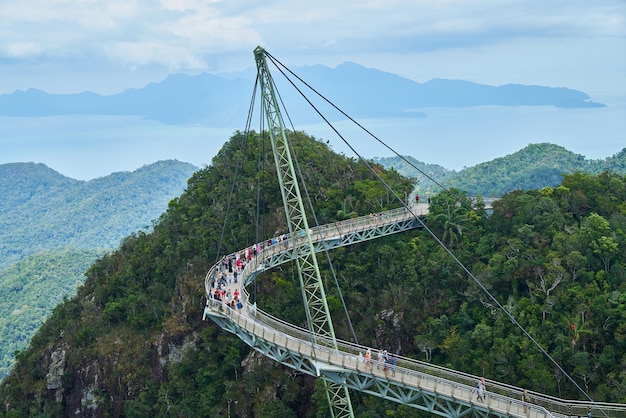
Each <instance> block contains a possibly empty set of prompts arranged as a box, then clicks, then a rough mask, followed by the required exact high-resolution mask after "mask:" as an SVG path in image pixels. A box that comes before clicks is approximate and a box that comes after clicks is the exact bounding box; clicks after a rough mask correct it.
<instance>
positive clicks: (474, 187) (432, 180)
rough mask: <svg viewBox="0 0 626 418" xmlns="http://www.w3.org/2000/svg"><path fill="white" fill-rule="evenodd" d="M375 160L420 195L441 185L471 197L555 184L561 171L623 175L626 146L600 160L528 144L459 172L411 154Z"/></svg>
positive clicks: (438, 188)
mask: <svg viewBox="0 0 626 418" xmlns="http://www.w3.org/2000/svg"><path fill="white" fill-rule="evenodd" d="M376 161H377V162H379V163H380V164H382V165H383V166H385V167H387V168H390V167H393V168H395V169H396V170H398V172H399V173H400V174H402V175H404V176H407V177H411V178H414V179H416V181H417V182H418V193H420V194H421V195H423V196H427V195H431V194H434V193H438V192H439V191H440V190H441V186H444V187H445V188H456V189H460V190H464V191H466V192H467V193H468V194H469V195H470V196H483V197H485V198H489V197H500V196H502V195H504V194H505V193H508V192H512V191H514V190H531V189H541V188H542V187H545V186H551V187H556V186H558V185H559V184H561V181H563V174H573V173H577V172H580V173H590V174H600V173H602V172H604V171H611V172H613V173H616V174H626V148H624V149H623V150H622V151H620V152H618V153H617V154H615V155H613V156H611V157H607V158H605V159H603V160H590V159H587V158H585V157H584V156H582V155H580V154H575V153H573V152H571V151H568V150H567V149H565V148H563V147H561V146H559V145H554V144H549V143H540V144H530V145H528V146H527V147H525V148H523V149H521V150H519V151H517V152H515V153H513V154H510V155H507V156H504V157H501V158H496V159H494V160H491V161H486V162H484V163H480V164H477V165H475V166H472V167H466V168H463V169H462V170H460V171H458V172H457V171H454V170H448V169H445V168H443V167H441V166H439V165H437V164H426V163H423V162H420V161H417V160H415V158H413V157H402V158H401V157H387V158H377V159H376Z"/></svg>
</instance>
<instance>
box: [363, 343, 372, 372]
mask: <svg viewBox="0 0 626 418" xmlns="http://www.w3.org/2000/svg"><path fill="white" fill-rule="evenodd" d="M371 369H372V350H370V349H369V348H368V349H367V352H366V353H365V370H367V371H369V370H371Z"/></svg>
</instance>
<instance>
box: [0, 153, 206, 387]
mask: <svg viewBox="0 0 626 418" xmlns="http://www.w3.org/2000/svg"><path fill="white" fill-rule="evenodd" d="M196 170H197V167H195V166H193V165H192V164H189V163H183V162H179V161H172V160H170V161H159V162H156V163H154V164H150V165H147V166H144V167H141V168H140V169H138V170H136V171H134V172H132V173H131V172H120V173H113V174H111V175H110V176H106V177H101V178H97V179H94V180H90V181H80V180H74V179H70V178H68V177H65V176H63V175H62V174H60V173H57V172H56V171H54V170H52V169H51V168H49V167H47V166H45V165H43V164H34V163H11V164H2V165H0V195H1V196H2V199H1V200H0V213H1V214H2V216H1V217H0V379H2V378H4V376H6V375H7V374H8V372H9V370H10V369H11V367H12V365H13V363H14V361H15V359H14V352H15V351H16V350H21V349H23V348H24V347H26V345H27V344H28V341H29V340H30V338H31V337H32V336H33V335H34V333H35V331H36V330H37V329H38V328H39V326H40V325H41V324H42V323H43V322H44V321H45V320H46V318H48V316H49V315H50V314H51V313H52V309H53V308H54V307H55V306H57V305H58V304H59V302H61V301H62V300H63V298H64V297H66V296H67V297H71V296H74V295H75V294H76V287H77V286H78V285H80V284H82V283H83V281H84V279H85V274H84V273H85V271H87V269H88V268H89V266H91V265H92V264H93V263H94V261H96V260H97V259H98V258H99V257H101V256H102V255H103V254H105V253H106V252H109V251H112V250H113V249H115V248H117V247H118V246H119V244H120V242H121V240H122V239H123V238H125V237H126V236H128V235H129V234H131V233H132V232H135V231H137V230H147V229H150V228H151V227H152V223H153V222H154V221H155V220H156V219H158V217H159V216H160V215H161V213H163V211H164V210H165V209H166V208H167V204H168V202H169V201H170V200H171V199H173V198H174V197H176V196H179V195H180V194H181V193H182V192H183V191H184V190H185V187H186V185H187V180H188V179H189V177H190V176H191V174H192V173H193V172H194V171H196Z"/></svg>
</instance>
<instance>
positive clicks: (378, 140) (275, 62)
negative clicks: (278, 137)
mask: <svg viewBox="0 0 626 418" xmlns="http://www.w3.org/2000/svg"><path fill="white" fill-rule="evenodd" d="M265 53H266V54H267V56H268V57H269V58H270V60H271V61H272V62H273V63H274V65H276V68H278V70H279V71H280V72H281V73H282V74H283V76H284V77H285V78H286V79H287V80H289V82H290V84H291V85H292V86H294V87H295V85H294V83H293V82H292V81H291V80H290V79H289V77H287V75H286V74H285V73H284V72H283V71H282V70H281V67H282V68H284V69H285V71H287V72H289V73H290V74H291V75H293V76H294V77H295V78H297V79H298V81H300V82H301V83H302V84H304V85H305V86H306V87H308V88H309V89H310V90H311V91H312V92H314V93H315V94H316V95H317V96H319V97H320V98H321V99H322V100H324V101H325V102H326V103H328V104H329V105H330V106H332V107H333V108H334V109H335V110H337V111H338V112H339V113H341V114H342V115H343V116H345V117H346V118H348V120H350V121H351V122H352V123H354V124H355V125H356V126H358V127H359V128H360V129H361V130H363V131H364V132H365V133H367V134H368V135H369V136H370V137H372V138H373V139H375V140H376V141H377V142H378V143H379V144H381V145H382V146H384V147H385V148H387V149H388V150H389V151H391V152H392V153H393V154H394V155H395V156H397V157H399V158H400V159H401V160H402V161H404V162H405V163H407V164H408V165H409V166H411V167H413V168H414V169H415V170H416V171H417V172H419V173H420V174H422V175H423V176H424V177H426V178H427V179H429V180H430V181H432V182H433V183H435V184H436V185H437V186H438V187H439V188H441V189H442V190H445V191H446V192H448V193H449V194H450V195H452V196H453V197H455V198H456V199H457V200H458V201H459V203H460V204H462V205H463V206H465V207H466V208H468V205H467V203H466V202H465V199H462V198H461V197H460V196H458V195H457V194H456V193H454V192H453V191H452V190H450V189H448V188H447V187H446V186H444V185H443V184H441V183H439V182H438V181H437V180H436V179H434V178H433V177H432V176H430V175H429V174H427V173H426V172H424V171H423V170H421V169H420V168H419V167H417V166H416V165H415V164H413V162H411V161H410V160H408V159H407V158H405V157H404V156H403V155H400V154H399V153H398V152H397V151H396V150H394V149H393V148H391V147H390V146H389V145H388V144H386V143H385V142H384V141H382V140H381V139H380V138H378V137H377V136H376V135H374V134H373V133H372V132H371V131H370V130H369V129H367V128H366V127H364V126H363V125H362V124H360V123H359V122H358V121H357V120H355V119H354V118H352V116H350V115H348V114H347V113H346V112H344V111H343V110H342V109H341V108H339V107H338V106H336V105H335V104H334V103H333V102H331V101H330V100H329V99H327V98H326V97H325V96H324V95H323V94H321V93H320V92H318V91H317V90H316V89H315V88H313V86H311V85H310V84H308V83H307V82H306V81H304V80H303V79H302V78H300V77H299V76H298V75H297V74H295V73H294V72H293V71H291V70H290V69H289V68H288V67H287V66H285V65H284V64H283V63H281V62H280V61H278V60H277V59H276V58H274V57H273V56H272V55H270V53H269V52H267V51H266V52H265ZM295 88H296V90H298V92H299V93H300V94H301V95H302V97H303V98H304V99H305V100H306V101H307V102H308V103H309V105H311V106H312V107H313V108H314V109H315V111H316V112H317V113H318V115H320V116H321V114H320V112H319V111H318V110H317V109H316V108H315V106H314V105H313V103H311V102H310V101H309V100H308V98H307V97H305V96H304V95H303V93H302V92H301V91H300V90H299V89H298V88H297V87H295ZM324 120H325V121H326V123H327V124H329V122H328V121H327V120H326V118H324ZM329 126H330V125H329ZM331 128H332V126H331ZM333 131H335V132H336V133H337V131H336V130H335V129H334V128H333ZM341 139H342V140H343V141H344V143H345V142H346V141H345V139H343V138H341ZM359 158H361V157H360V156H359ZM469 209H471V210H473V209H474V208H472V207H471V206H470V207H469Z"/></svg>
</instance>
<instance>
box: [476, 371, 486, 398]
mask: <svg viewBox="0 0 626 418" xmlns="http://www.w3.org/2000/svg"><path fill="white" fill-rule="evenodd" d="M476 400H478V401H481V402H484V401H485V378H484V377H481V378H480V379H478V383H477V385H476Z"/></svg>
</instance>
